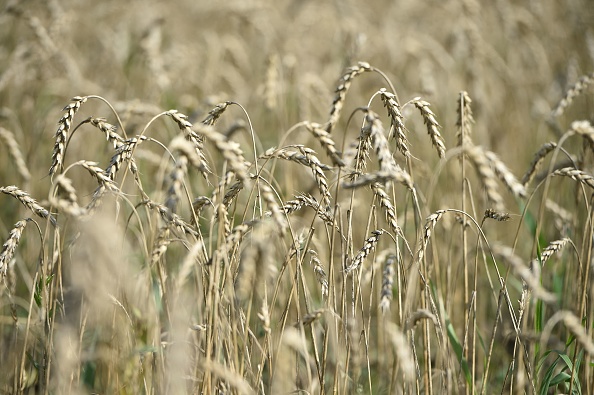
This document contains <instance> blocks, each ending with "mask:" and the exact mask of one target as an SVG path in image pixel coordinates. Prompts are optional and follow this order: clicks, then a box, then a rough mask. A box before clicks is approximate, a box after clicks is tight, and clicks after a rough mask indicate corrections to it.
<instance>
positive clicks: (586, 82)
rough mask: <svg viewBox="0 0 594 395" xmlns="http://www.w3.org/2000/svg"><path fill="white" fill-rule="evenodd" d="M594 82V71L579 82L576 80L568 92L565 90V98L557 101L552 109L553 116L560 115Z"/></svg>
mask: <svg viewBox="0 0 594 395" xmlns="http://www.w3.org/2000/svg"><path fill="white" fill-rule="evenodd" d="M592 82H594V73H591V74H588V75H584V76H582V77H580V79H579V80H578V82H576V83H575V85H573V86H572V87H571V88H569V89H568V90H567V92H565V95H564V96H563V98H561V100H560V101H559V103H557V105H556V106H555V108H554V109H553V111H551V116H552V117H558V116H560V115H562V114H563V113H564V112H565V109H566V108H567V107H569V105H570V104H571V102H573V99H575V98H576V97H577V96H579V95H581V94H582V92H584V91H585V90H586V89H587V88H588V87H589V86H590V85H592Z"/></svg>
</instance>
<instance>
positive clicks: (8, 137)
mask: <svg viewBox="0 0 594 395" xmlns="http://www.w3.org/2000/svg"><path fill="white" fill-rule="evenodd" d="M0 139H1V140H2V141H3V142H4V144H5V145H6V147H7V148H8V154H9V155H10V157H11V158H12V160H13V161H14V164H15V166H16V169H17V171H18V172H19V174H20V176H21V177H22V178H23V181H25V182H26V181H29V180H30V179H31V173H30V172H29V168H28V167H27V164H26V163H25V157H24V156H23V152H22V151H21V147H20V146H19V144H18V143H17V141H16V139H15V138H14V135H13V134H12V132H11V131H9V130H7V129H4V128H3V127H1V126H0Z"/></svg>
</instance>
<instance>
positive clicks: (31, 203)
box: [0, 185, 57, 226]
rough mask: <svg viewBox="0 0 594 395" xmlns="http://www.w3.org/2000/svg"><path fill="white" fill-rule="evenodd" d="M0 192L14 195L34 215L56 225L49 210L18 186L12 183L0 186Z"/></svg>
mask: <svg viewBox="0 0 594 395" xmlns="http://www.w3.org/2000/svg"><path fill="white" fill-rule="evenodd" d="M0 192H2V193H4V194H6V195H10V196H12V197H14V198H15V199H17V200H18V201H19V202H21V203H22V204H23V206H25V207H27V208H28V209H29V210H31V211H32V212H33V213H35V215H37V216H39V217H41V218H46V219H49V221H50V222H51V224H52V225H53V226H56V225H57V222H56V219H55V218H54V217H53V216H52V215H51V214H50V213H49V211H47V210H46V209H45V208H43V207H42V206H41V205H40V204H39V203H37V201H36V200H35V199H33V198H32V197H31V196H29V194H28V193H27V192H25V191H22V190H20V189H19V188H18V187H16V186H14V185H11V186H7V187H0Z"/></svg>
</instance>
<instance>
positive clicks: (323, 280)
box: [308, 249, 328, 298]
mask: <svg viewBox="0 0 594 395" xmlns="http://www.w3.org/2000/svg"><path fill="white" fill-rule="evenodd" d="M308 252H309V254H310V255H311V259H310V261H309V265H310V266H312V267H313V271H314V273H315V275H316V279H317V280H318V284H320V288H321V290H322V297H323V298H327V297H328V278H327V276H326V272H325V271H324V266H322V262H321V261H320V259H319V258H318V254H317V252H315V251H314V250H311V249H310V250H309V251H308Z"/></svg>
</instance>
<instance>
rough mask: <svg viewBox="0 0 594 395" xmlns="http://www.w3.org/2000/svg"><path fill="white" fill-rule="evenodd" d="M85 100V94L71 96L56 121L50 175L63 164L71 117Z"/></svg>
mask: <svg viewBox="0 0 594 395" xmlns="http://www.w3.org/2000/svg"><path fill="white" fill-rule="evenodd" d="M86 101H87V97H86V96H83V97H81V96H75V97H73V98H72V100H71V103H70V104H68V105H67V106H66V107H64V111H65V113H64V115H62V118H60V120H59V121H58V130H56V134H55V135H54V138H55V139H56V142H55V144H54V150H53V152H52V165H51V166H50V169H49V175H50V176H53V175H54V174H56V172H57V171H59V170H61V168H62V167H63V166H64V155H65V153H66V152H65V151H66V140H67V139H68V132H70V128H71V126H72V119H73V118H74V114H76V113H77V112H78V110H79V109H80V106H81V105H82V104H83V103H84V102H86Z"/></svg>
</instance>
